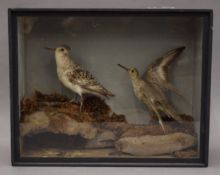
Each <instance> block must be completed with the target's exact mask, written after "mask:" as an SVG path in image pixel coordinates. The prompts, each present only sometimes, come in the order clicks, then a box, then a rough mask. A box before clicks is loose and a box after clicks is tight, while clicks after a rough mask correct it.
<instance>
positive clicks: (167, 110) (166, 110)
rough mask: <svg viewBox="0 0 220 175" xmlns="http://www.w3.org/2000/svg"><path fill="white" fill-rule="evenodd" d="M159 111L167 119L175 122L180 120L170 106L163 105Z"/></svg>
mask: <svg viewBox="0 0 220 175" xmlns="http://www.w3.org/2000/svg"><path fill="white" fill-rule="evenodd" d="M161 111H163V112H164V113H165V114H166V115H167V116H168V117H169V118H172V119H173V120H175V121H178V122H181V120H182V118H181V117H180V116H179V115H178V114H177V113H176V112H175V110H174V109H173V107H172V106H170V105H169V104H164V105H163V107H161Z"/></svg>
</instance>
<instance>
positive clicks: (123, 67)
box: [118, 64, 128, 71]
mask: <svg viewBox="0 0 220 175" xmlns="http://www.w3.org/2000/svg"><path fill="white" fill-rule="evenodd" d="M118 66H119V67H121V68H122V69H125V70H126V71H128V68H127V67H125V66H122V65H121V64H118Z"/></svg>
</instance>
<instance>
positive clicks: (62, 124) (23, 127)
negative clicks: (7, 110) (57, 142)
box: [20, 111, 97, 139]
mask: <svg viewBox="0 0 220 175" xmlns="http://www.w3.org/2000/svg"><path fill="white" fill-rule="evenodd" d="M41 132H52V133H55V134H58V133H59V134H67V135H80V136H82V137H83V138H85V139H93V138H95V137H96V134H97V128H95V127H94V126H93V125H92V123H89V122H77V121H76V120H74V119H72V118H71V117H69V116H68V115H66V114H64V113H56V112H54V113H50V114H49V115H48V114H47V113H45V112H43V111H38V112H34V113H32V114H30V115H28V116H26V117H25V120H24V122H22V123H20V133H21V136H25V135H29V134H37V133H41Z"/></svg>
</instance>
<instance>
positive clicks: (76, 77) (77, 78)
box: [67, 64, 114, 97]
mask: <svg viewBox="0 0 220 175" xmlns="http://www.w3.org/2000/svg"><path fill="white" fill-rule="evenodd" d="M67 77H68V79H69V81H70V82H72V83H74V84H77V85H79V86H81V87H82V88H84V89H85V90H87V91H89V92H92V93H95V94H97V95H103V96H105V97H109V96H114V95H113V94H112V93H111V92H110V91H108V90H107V89H106V88H105V87H104V86H102V85H101V84H100V83H99V82H98V81H96V79H95V78H94V77H93V76H92V74H90V73H89V72H88V71H86V70H85V69H82V68H81V67H80V66H79V65H76V64H75V65H74V68H73V69H72V71H70V72H68V73H67Z"/></svg>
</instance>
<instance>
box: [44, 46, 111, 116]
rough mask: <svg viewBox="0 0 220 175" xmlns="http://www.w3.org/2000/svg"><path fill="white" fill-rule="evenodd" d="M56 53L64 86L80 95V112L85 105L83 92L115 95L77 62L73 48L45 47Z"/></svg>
mask: <svg viewBox="0 0 220 175" xmlns="http://www.w3.org/2000/svg"><path fill="white" fill-rule="evenodd" d="M45 49H47V50H51V51H53V52H54V53H55V59H56V65H57V75H58V78H59V80H60V81H61V82H62V84H63V85H64V86H66V87H67V88H69V89H70V90H72V91H74V92H75V93H77V94H78V95H79V96H80V112H81V111H82V107H83V94H93V95H97V96H104V97H106V98H108V97H112V96H114V95H113V94H112V93H111V92H110V91H108V90H107V89H106V88H104V87H103V86H102V85H101V84H100V83H99V82H98V81H96V80H95V79H94V78H93V76H92V75H91V74H90V73H89V72H88V71H86V70H85V69H83V68H81V67H80V66H79V65H78V64H76V63H75V62H74V61H73V60H72V59H71V57H70V50H71V48H70V47H69V46H67V45H61V46H59V47H57V48H45Z"/></svg>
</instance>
